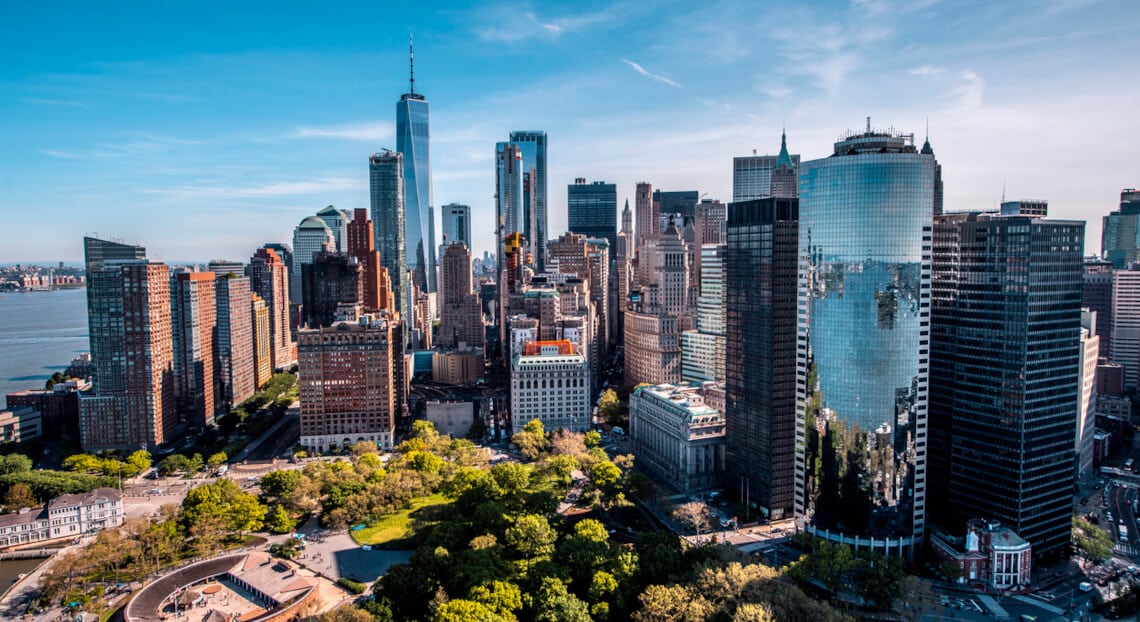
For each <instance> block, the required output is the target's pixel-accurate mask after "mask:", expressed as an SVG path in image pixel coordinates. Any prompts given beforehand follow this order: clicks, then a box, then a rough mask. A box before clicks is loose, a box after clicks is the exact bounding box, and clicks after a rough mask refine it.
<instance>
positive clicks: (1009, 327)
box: [930, 213, 1084, 557]
mask: <svg viewBox="0 0 1140 622" xmlns="http://www.w3.org/2000/svg"><path fill="white" fill-rule="evenodd" d="M934 237H935V245H936V248H935V256H934V258H935V261H934V267H933V296H932V298H933V309H932V314H931V325H932V330H933V335H932V343H931V371H932V373H931V375H930V423H931V436H932V443H931V452H932V453H931V475H932V478H937V477H940V476H943V475H944V476H945V481H939V480H938V479H932V481H931V485H932V489H935V487H937V489H938V490H940V491H946V494H939V495H937V499H935V498H932V499H931V501H932V508H933V509H934V511H933V512H932V513H931V516H932V517H934V518H935V519H937V521H938V522H939V524H941V525H942V526H944V527H946V528H947V529H948V530H950V531H954V532H960V531H961V529H962V526H963V525H964V524H965V520H967V519H970V518H985V519H990V520H997V521H1000V522H1001V523H1002V524H1003V525H1005V526H1007V527H1010V528H1011V529H1013V530H1014V531H1016V532H1017V533H1018V534H1019V535H1020V536H1021V537H1022V538H1025V539H1026V540H1028V541H1029V542H1030V543H1031V544H1032V545H1033V553H1034V555H1035V556H1037V557H1043V556H1044V557H1055V556H1057V555H1059V554H1060V553H1062V552H1063V550H1064V548H1065V546H1067V545H1068V543H1069V540H1070V528H1071V521H1072V495H1073V460H1074V456H1073V451H1074V449H1073V448H1074V443H1075V438H1074V435H1075V434H1076V417H1077V410H1076V408H1074V406H1075V405H1076V404H1078V403H1079V401H1080V362H1081V340H1080V331H1081V288H1082V270H1083V258H1082V254H1083V250H1084V246H1083V240H1084V223H1083V222H1080V221H1062V220H1045V219H1037V218H1031V217H1023V216H1014V217H1000V216H996V215H993V214H984V213H967V214H961V213H959V214H946V215H944V216H941V217H939V218H937V219H936V220H935V225H934Z"/></svg>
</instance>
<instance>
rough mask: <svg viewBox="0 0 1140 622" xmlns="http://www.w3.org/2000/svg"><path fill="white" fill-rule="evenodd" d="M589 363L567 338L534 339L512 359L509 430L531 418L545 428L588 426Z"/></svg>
mask: <svg viewBox="0 0 1140 622" xmlns="http://www.w3.org/2000/svg"><path fill="white" fill-rule="evenodd" d="M589 374H590V366H589V362H588V361H587V360H586V357H584V356H582V355H581V354H580V353H578V352H577V351H576V350H575V349H574V344H572V343H570V341H568V340H561V341H533V342H531V343H528V344H527V345H526V346H525V348H524V350H523V352H521V353H519V354H516V355H515V356H514V357H513V359H512V360H511V395H510V398H511V434H517V433H518V432H521V431H522V429H523V428H524V427H525V426H526V424H527V423H529V422H530V421H532V420H535V419H537V420H539V421H541V422H542V427H543V429H545V430H548V431H553V430H570V431H572V432H585V431H587V430H589V429H590V409H591V408H592V407H593V403H592V401H591V399H590V395H591V393H590V378H589Z"/></svg>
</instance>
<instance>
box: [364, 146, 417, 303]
mask: <svg viewBox="0 0 1140 622" xmlns="http://www.w3.org/2000/svg"><path fill="white" fill-rule="evenodd" d="M404 165H405V162H404V155H403V154H402V153H400V152H399V151H382V152H379V153H374V154H372V155H371V156H370V157H369V158H368V179H369V191H370V198H371V203H372V207H371V214H372V223H373V227H374V230H375V233H376V250H377V251H379V252H380V264H381V265H382V266H384V269H386V270H387V271H388V278H389V279H391V283H392V300H393V303H394V304H393V306H394V307H395V309H396V312H397V313H399V314H400V319H401V320H402V321H404V322H408V321H410V319H411V317H412V315H411V312H412V309H411V297H410V289H409V288H410V284H409V282H408V261H407V246H408V245H407V243H406V237H405V230H404Z"/></svg>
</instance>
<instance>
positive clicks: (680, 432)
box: [629, 383, 725, 492]
mask: <svg viewBox="0 0 1140 622" xmlns="http://www.w3.org/2000/svg"><path fill="white" fill-rule="evenodd" d="M708 385H709V386H710V388H715V385H713V384H712V383H708ZM724 430H725V420H724V413H723V412H721V411H718V410H717V409H715V408H713V407H712V406H710V405H709V404H708V403H707V402H706V401H705V399H704V395H703V390H702V388H701V387H700V386H698V385H693V386H688V387H678V386H674V385H671V384H659V385H657V386H652V387H641V388H640V389H637V390H636V391H634V392H633V394H632V395H631V396H630V398H629V434H630V438H631V439H633V449H634V454H635V455H636V456H637V465H638V467H639V468H641V469H643V470H644V471H645V473H646V474H647V475H649V476H650V477H651V478H653V479H655V480H657V481H659V482H661V483H663V484H666V485H668V486H669V487H671V488H673V489H675V490H679V491H681V492H691V491H696V490H703V489H707V488H712V487H715V486H717V485H718V479H719V478H720V476H721V474H722V473H724Z"/></svg>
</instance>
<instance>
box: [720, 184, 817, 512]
mask: <svg viewBox="0 0 1140 622" xmlns="http://www.w3.org/2000/svg"><path fill="white" fill-rule="evenodd" d="M798 235H799V204H798V202H797V200H796V199H794V198H791V199H787V198H774V197H769V198H765V199H753V200H749V201H741V202H738V203H733V204H731V205H730V206H729V208H728V226H727V239H726V244H725V246H724V247H723V250H722V251H721V252H723V253H724V257H723V262H724V276H723V277H721V278H723V284H724V285H723V287H724V289H723V294H721V295H722V296H723V298H722V300H723V301H724V303H723V304H724V306H723V311H722V314H723V315H718V314H716V313H714V312H713V311H715V308H710V307H711V306H712V305H709V304H707V303H705V302H704V301H705V300H706V298H712V299H713V300H715V299H716V296H715V294H716V292H715V290H713V291H710V293H709V295H708V296H706V295H704V291H705V288H706V284H707V282H709V281H715V280H716V277H715V275H712V274H710V275H706V276H702V281H701V288H702V296H701V301H702V306H701V308H700V310H699V315H698V318H697V322H698V326H699V327H700V330H701V332H708V333H715V329H716V328H717V324H716V322H717V321H721V322H723V324H722V328H721V330H722V331H723V332H722V333H721V334H723V335H724V337H722V339H723V340H724V343H725V346H724V347H725V350H724V352H725V355H726V356H725V362H724V373H725V417H726V420H727V429H726V443H727V455H728V459H727V461H726V465H727V474H726V477H725V487H726V488H727V489H728V490H731V491H733V493H734V494H736V495H739V497H740V499H741V501H743V502H745V504H746V505H748V506H749V507H756V508H757V509H758V510H759V511H760V512H761V513H763V514H764V515H766V516H767V517H768V518H769V519H779V518H787V517H790V516H792V514H793V512H794V509H795V488H796V486H795V483H796V477H795V475H796V469H795V466H796V380H797V378H796V348H797V336H796V312H797V303H796V287H797V270H798V267H799V266H798V259H797V247H798V243H799V240H798ZM706 248H708V247H706ZM711 264H713V261H712V260H711V257H706V259H705V263H704V267H705V269H706V271H708V270H709V267H710V265H711ZM753 504H754V505H753Z"/></svg>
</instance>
